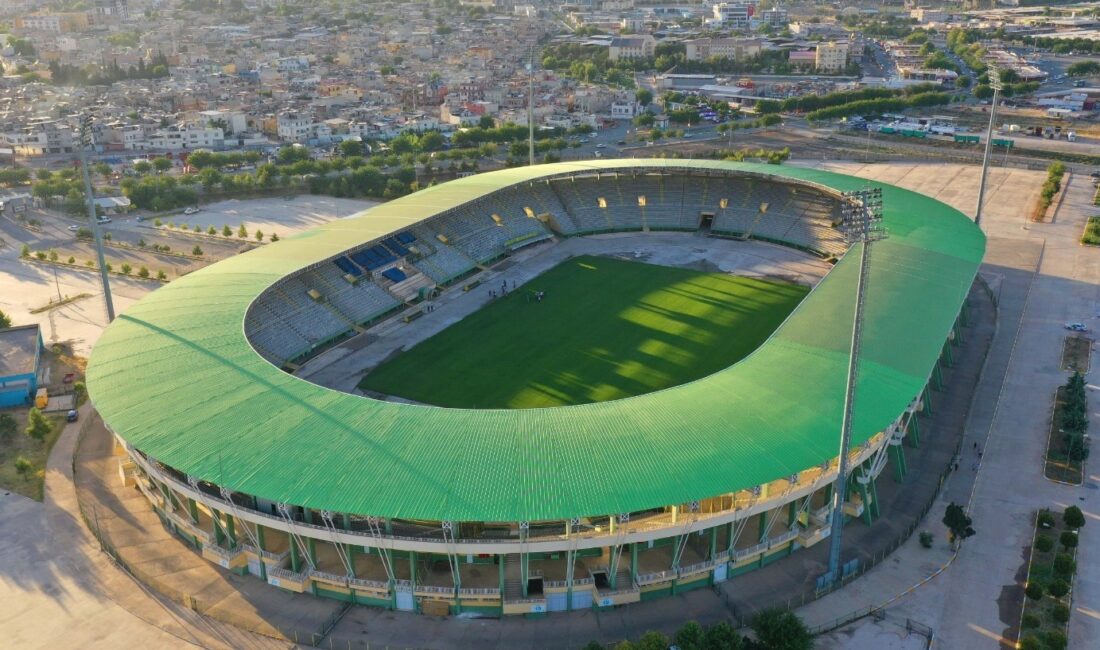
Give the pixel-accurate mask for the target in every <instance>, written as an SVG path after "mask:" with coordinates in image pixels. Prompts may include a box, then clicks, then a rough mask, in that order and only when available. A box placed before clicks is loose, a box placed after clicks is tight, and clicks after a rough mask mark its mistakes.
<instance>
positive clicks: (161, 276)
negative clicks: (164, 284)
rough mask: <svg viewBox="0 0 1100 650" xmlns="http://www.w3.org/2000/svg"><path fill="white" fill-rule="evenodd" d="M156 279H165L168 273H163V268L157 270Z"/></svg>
mask: <svg viewBox="0 0 1100 650" xmlns="http://www.w3.org/2000/svg"><path fill="white" fill-rule="evenodd" d="M157 279H158V280H167V279H168V275H167V274H165V272H164V270H159V271H157Z"/></svg>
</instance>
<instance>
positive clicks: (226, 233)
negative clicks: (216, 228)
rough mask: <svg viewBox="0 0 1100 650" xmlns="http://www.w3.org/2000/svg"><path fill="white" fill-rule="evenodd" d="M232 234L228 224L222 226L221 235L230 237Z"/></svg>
mask: <svg viewBox="0 0 1100 650" xmlns="http://www.w3.org/2000/svg"><path fill="white" fill-rule="evenodd" d="M232 236H233V229H232V228H230V227H229V225H228V224H227V225H224V226H222V237H232Z"/></svg>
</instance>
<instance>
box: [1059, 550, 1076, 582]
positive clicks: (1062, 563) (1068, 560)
mask: <svg viewBox="0 0 1100 650" xmlns="http://www.w3.org/2000/svg"><path fill="white" fill-rule="evenodd" d="M1075 571H1077V563H1076V562H1074V561H1073V557H1072V556H1071V555H1070V554H1069V553H1059V554H1058V555H1055V556H1054V573H1055V574H1057V575H1060V576H1062V577H1065V578H1069V577H1071V576H1073V573H1074V572H1075Z"/></svg>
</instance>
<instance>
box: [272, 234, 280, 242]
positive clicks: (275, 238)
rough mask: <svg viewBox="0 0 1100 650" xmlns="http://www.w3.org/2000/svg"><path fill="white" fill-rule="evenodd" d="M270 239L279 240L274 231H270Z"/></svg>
mask: <svg viewBox="0 0 1100 650" xmlns="http://www.w3.org/2000/svg"><path fill="white" fill-rule="evenodd" d="M271 241H279V236H278V235H276V234H275V233H271Z"/></svg>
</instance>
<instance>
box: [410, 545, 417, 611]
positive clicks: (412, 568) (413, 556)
mask: <svg viewBox="0 0 1100 650" xmlns="http://www.w3.org/2000/svg"><path fill="white" fill-rule="evenodd" d="M409 591H411V592H412V599H413V612H417V611H418V608H417V606H416V551H409Z"/></svg>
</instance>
